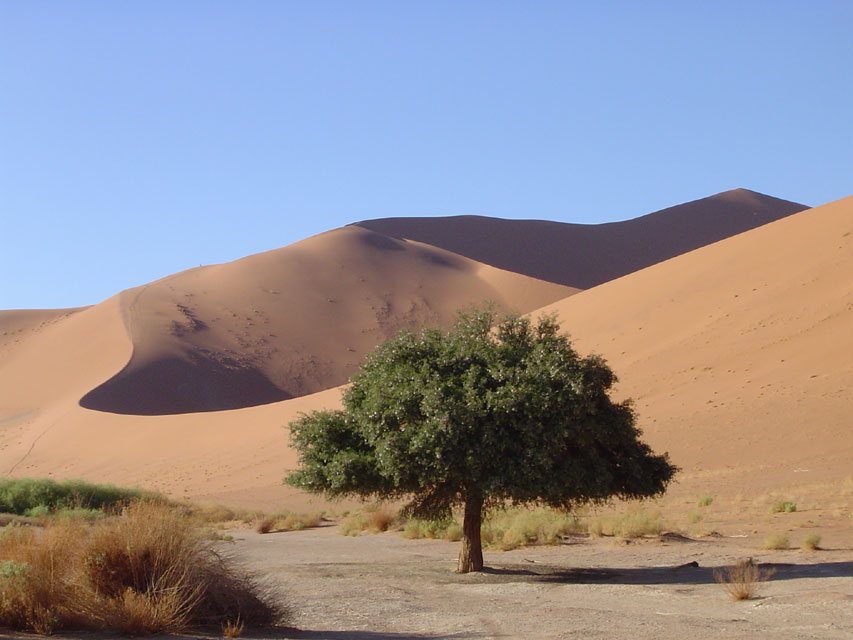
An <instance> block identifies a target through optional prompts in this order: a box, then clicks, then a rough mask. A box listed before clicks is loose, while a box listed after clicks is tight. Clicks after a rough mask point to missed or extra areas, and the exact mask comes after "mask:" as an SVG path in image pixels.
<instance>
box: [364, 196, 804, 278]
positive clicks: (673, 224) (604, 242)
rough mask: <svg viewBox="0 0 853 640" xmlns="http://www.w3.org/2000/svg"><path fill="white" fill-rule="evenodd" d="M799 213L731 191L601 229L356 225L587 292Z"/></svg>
mask: <svg viewBox="0 0 853 640" xmlns="http://www.w3.org/2000/svg"><path fill="white" fill-rule="evenodd" d="M806 208H807V207H806V206H805V205H802V204H797V203H795V202H788V201H787V200H780V199H778V198H773V197H771V196H766V195H763V194H760V193H756V192H754V191H748V190H746V189H734V190H732V191H726V192H724V193H719V194H717V195H714V196H710V197H708V198H702V199H701V200H695V201H693V202H688V203H685V204H681V205H678V206H675V207H670V208H668V209H663V210H662V211H657V212H655V213H650V214H648V215H645V216H641V217H639V218H634V219H632V220H626V221H624V222H611V223H607V224H596V225H587V224H565V223H562V222H549V221H545V220H501V219H498V218H487V217H483V216H453V217H444V218H381V219H377V220H366V221H364V222H359V223H356V224H357V225H358V226H361V227H364V228H367V229H373V230H374V231H379V232H381V233H384V234H387V235H390V236H398V237H401V238H411V239H413V240H419V241H420V242H425V243H427V244H431V245H434V246H436V247H442V248H443V249H447V250H449V251H453V252H455V253H458V254H460V255H463V256H467V257H469V258H471V259H473V260H477V261H478V262H483V263H485V264H490V265H493V266H495V267H499V268H501V269H506V270H508V271H514V272H516V273H523V274H525V275H528V276H531V277H533V278H539V279H541V280H547V281H549V282H558V283H560V284H564V285H567V286H571V287H578V288H580V289H588V288H590V287H594V286H596V285H599V284H602V283H603V282H607V281H608V280H612V279H614V278H618V277H619V276H623V275H626V274H628V273H632V272H634V271H637V270H638V269H642V268H644V267H648V266H649V265H652V264H655V263H657V262H661V261H662V260H667V259H669V258H672V257H675V256H677V255H681V254H682V253H686V252H688V251H692V250H693V249H697V248H699V247H702V246H705V245H707V244H710V243H712V242H716V241H718V240H722V239H724V238H728V237H730V236H733V235H735V234H738V233H742V232H744V231H747V230H749V229H753V228H755V227H758V226H760V225H763V224H767V223H768V222H772V221H774V220H778V219H780V218H783V217H785V216H789V215H791V214H793V213H796V212H798V211H802V210H803V209H806Z"/></svg>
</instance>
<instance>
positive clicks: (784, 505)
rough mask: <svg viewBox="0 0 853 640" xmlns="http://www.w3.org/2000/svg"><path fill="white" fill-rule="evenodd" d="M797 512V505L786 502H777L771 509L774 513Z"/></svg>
mask: <svg viewBox="0 0 853 640" xmlns="http://www.w3.org/2000/svg"><path fill="white" fill-rule="evenodd" d="M796 510H797V503H796V502H789V501H786V500H777V501H776V502H774V503H773V506H772V507H771V508H770V511H772V512H773V513H794V512H795V511H796Z"/></svg>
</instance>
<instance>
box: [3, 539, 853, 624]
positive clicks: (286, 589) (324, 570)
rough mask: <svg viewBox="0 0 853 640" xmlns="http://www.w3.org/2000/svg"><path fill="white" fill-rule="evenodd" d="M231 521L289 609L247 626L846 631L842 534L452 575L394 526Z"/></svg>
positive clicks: (619, 545) (850, 560)
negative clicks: (727, 581)
mask: <svg viewBox="0 0 853 640" xmlns="http://www.w3.org/2000/svg"><path fill="white" fill-rule="evenodd" d="M232 533H233V535H234V538H235V540H234V542H233V543H221V549H222V551H223V552H224V553H225V554H227V555H229V556H231V557H232V558H233V559H234V560H235V561H237V562H238V563H240V564H241V565H243V566H245V567H247V568H249V569H251V570H252V571H254V572H256V573H257V574H258V575H259V576H260V577H261V580H262V582H263V583H264V584H266V585H270V586H273V587H275V588H276V589H278V590H279V592H280V593H281V597H282V599H283V600H284V601H286V602H287V603H288V604H289V606H290V607H291V609H292V618H291V621H290V625H291V627H289V628H286V629H279V630H275V631H271V632H265V633H262V634H248V633H247V634H246V635H248V636H251V637H263V638H279V639H285V638H292V639H302V638H310V639H330V640H345V639H346V640H385V639H391V638H436V639H450V638H453V639H463V638H482V639H487V638H531V639H545V638H584V639H596V638H601V639H605V638H607V639H611V638H626V639H627V638H631V639H639V640H642V639H650V640H651V639H655V640H660V639H670V638H671V639H673V640H674V639H679V640H685V639H686V640H689V639H694V638H695V639H699V638H702V639H704V638H726V639H729V638H743V639H755V638H773V639H781V640H788V639H790V640H795V639H796V640H799V639H801V638H833V639H842V638H844V639H846V638H850V637H853V548H851V546H850V545H849V544H844V545H834V546H833V548H829V549H824V550H819V551H802V550H789V551H761V550H758V549H757V547H756V545H755V541H754V540H752V539H744V538H733V537H713V538H705V539H680V538H678V537H674V538H668V537H664V538H657V537H656V538H646V539H641V540H638V541H634V542H632V543H630V544H628V543H625V542H624V541H622V542H620V541H617V540H615V539H613V538H600V539H590V538H586V537H573V538H570V539H567V541H566V542H565V543H564V544H562V545H560V546H548V547H528V548H525V549H517V550H514V551H509V552H486V554H485V561H486V565H487V567H488V570H487V571H485V572H483V573H479V574H468V575H459V574H456V573H454V572H453V569H454V568H455V564H456V555H457V553H458V543H451V542H444V541H436V540H407V539H404V538H402V537H400V536H399V535H398V534H396V533H386V534H380V535H362V536H359V537H355V538H352V537H345V536H342V535H340V533H339V530H338V527H337V526H325V527H320V528H317V529H313V530H304V531H293V532H282V533H271V534H268V535H263V536H262V535H259V534H257V533H255V532H253V531H246V530H237V531H233V532H232ZM840 533H842V532H839V534H840ZM746 557H752V558H753V560H754V561H755V562H756V563H759V565H760V566H761V567H762V568H766V569H769V568H773V569H775V571H776V572H775V575H773V576H772V578H771V579H770V580H769V581H768V582H766V583H764V584H762V585H760V588H759V597H757V598H756V599H753V600H747V601H740V602H738V601H734V600H732V599H730V597H729V596H728V595H727V594H726V593H725V591H724V590H723V588H722V587H721V586H720V585H719V584H717V583H716V582H715V580H714V569H715V568H720V567H724V566H727V565H730V564H733V563H735V562H736V561H737V560H739V559H743V558H746ZM690 563H696V564H697V565H698V566H690ZM15 637H19V638H29V637H35V636H29V635H26V634H19V635H17V636H15ZM63 637H65V638H89V637H102V636H92V635H89V634H80V635H71V636H63ZM188 637H192V638H199V637H205V638H208V637H215V636H212V635H210V634H197V635H193V636H188Z"/></svg>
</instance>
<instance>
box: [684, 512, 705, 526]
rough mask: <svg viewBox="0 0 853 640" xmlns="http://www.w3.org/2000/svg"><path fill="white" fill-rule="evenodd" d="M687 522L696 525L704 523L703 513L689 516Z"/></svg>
mask: <svg viewBox="0 0 853 640" xmlns="http://www.w3.org/2000/svg"><path fill="white" fill-rule="evenodd" d="M687 520H688V521H689V522H690V524H696V523H697V522H701V521H702V514H701V513H691V514H690V515H689V516H687Z"/></svg>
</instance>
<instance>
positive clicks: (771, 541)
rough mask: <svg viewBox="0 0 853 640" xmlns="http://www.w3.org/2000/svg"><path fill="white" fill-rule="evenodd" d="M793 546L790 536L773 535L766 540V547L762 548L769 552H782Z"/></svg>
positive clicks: (782, 534)
mask: <svg viewBox="0 0 853 640" xmlns="http://www.w3.org/2000/svg"><path fill="white" fill-rule="evenodd" d="M790 546H791V543H790V541H789V540H788V536H787V535H786V534H784V533H771V534H770V535H769V536H767V537H766V538H764V546H763V547H762V548H764V549H769V550H782V549H787V548H789V547H790Z"/></svg>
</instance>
